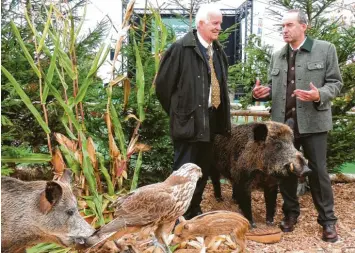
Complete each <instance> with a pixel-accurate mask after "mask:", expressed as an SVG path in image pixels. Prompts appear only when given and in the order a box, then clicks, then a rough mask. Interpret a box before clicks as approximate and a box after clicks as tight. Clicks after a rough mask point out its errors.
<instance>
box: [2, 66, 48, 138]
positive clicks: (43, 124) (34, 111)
mask: <svg viewBox="0 0 355 253" xmlns="http://www.w3.org/2000/svg"><path fill="white" fill-rule="evenodd" d="M1 70H2V72H3V73H4V75H5V76H6V77H7V79H9V81H10V83H11V84H12V86H13V87H14V88H15V90H16V92H17V94H18V95H19V96H20V97H21V100H22V102H24V103H25V105H26V106H27V108H28V109H29V110H30V111H31V112H32V114H33V116H34V117H35V118H36V120H37V121H38V123H39V124H40V126H41V127H42V128H43V130H44V131H45V132H46V133H47V134H49V133H50V132H51V130H50V129H49V128H48V126H47V124H46V122H44V121H43V119H42V117H41V115H40V114H39V112H38V111H37V109H36V108H35V107H34V106H33V105H32V102H31V100H30V98H29V97H28V96H27V95H26V93H25V92H24V91H23V90H22V88H21V86H20V84H19V83H18V82H17V81H16V80H15V78H14V77H13V76H12V75H11V74H10V72H9V71H7V69H6V68H5V67H4V66H1Z"/></svg>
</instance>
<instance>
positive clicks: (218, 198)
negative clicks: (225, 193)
mask: <svg viewBox="0 0 355 253" xmlns="http://www.w3.org/2000/svg"><path fill="white" fill-rule="evenodd" d="M216 201H217V202H223V201H224V200H223V198H222V197H216Z"/></svg>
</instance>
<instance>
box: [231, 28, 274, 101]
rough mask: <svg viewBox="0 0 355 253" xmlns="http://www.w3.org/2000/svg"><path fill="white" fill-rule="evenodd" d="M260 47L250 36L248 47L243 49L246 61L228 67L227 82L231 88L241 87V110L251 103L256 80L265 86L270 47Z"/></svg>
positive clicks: (253, 36) (255, 37)
mask: <svg viewBox="0 0 355 253" xmlns="http://www.w3.org/2000/svg"><path fill="white" fill-rule="evenodd" d="M258 45H260V38H259V37H257V36H256V35H251V36H250V37H249V40H248V46H247V47H246V48H245V51H246V55H247V59H246V61H245V62H240V63H237V64H235V65H232V66H230V67H229V70H228V75H229V76H228V82H229V83H230V84H232V86H231V88H232V89H235V88H236V87H239V86H242V87H243V88H244V91H245V92H246V96H245V97H243V98H241V100H240V102H241V104H242V106H243V108H246V107H247V106H248V105H250V104H251V103H252V96H251V89H252V87H253V86H254V85H255V81H256V79H257V78H259V79H260V82H261V83H262V84H267V81H268V80H267V78H268V67H269V64H270V58H271V46H268V45H263V46H261V47H260V46H258Z"/></svg>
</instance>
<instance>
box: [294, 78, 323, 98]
mask: <svg viewBox="0 0 355 253" xmlns="http://www.w3.org/2000/svg"><path fill="white" fill-rule="evenodd" d="M309 87H310V88H311V90H300V89H296V90H295V91H294V92H293V94H294V95H296V97H297V98H298V99H299V100H302V101H317V102H318V101H319V99H320V96H319V91H318V89H317V87H316V86H314V85H313V83H312V82H310V83H309Z"/></svg>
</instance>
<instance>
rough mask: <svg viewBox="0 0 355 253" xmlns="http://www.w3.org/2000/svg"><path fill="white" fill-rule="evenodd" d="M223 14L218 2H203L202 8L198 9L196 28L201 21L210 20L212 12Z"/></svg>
mask: <svg viewBox="0 0 355 253" xmlns="http://www.w3.org/2000/svg"><path fill="white" fill-rule="evenodd" d="M212 13H214V14H222V13H221V10H220V9H219V8H218V7H217V5H216V4H212V3H209V4H202V5H201V6H200V8H199V9H198V11H197V13H196V16H195V25H196V28H197V27H198V24H199V22H200V21H201V20H202V21H205V22H206V23H207V22H208V21H209V15H210V14H212Z"/></svg>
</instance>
